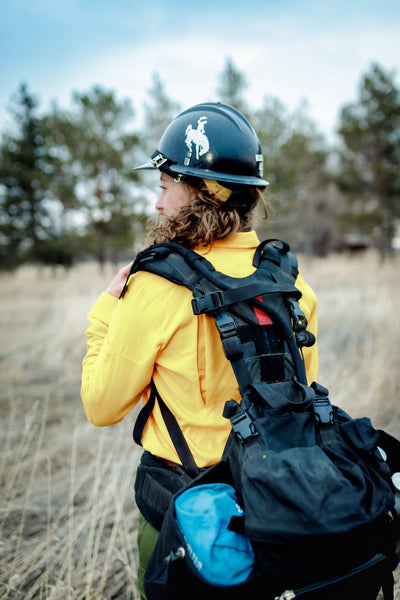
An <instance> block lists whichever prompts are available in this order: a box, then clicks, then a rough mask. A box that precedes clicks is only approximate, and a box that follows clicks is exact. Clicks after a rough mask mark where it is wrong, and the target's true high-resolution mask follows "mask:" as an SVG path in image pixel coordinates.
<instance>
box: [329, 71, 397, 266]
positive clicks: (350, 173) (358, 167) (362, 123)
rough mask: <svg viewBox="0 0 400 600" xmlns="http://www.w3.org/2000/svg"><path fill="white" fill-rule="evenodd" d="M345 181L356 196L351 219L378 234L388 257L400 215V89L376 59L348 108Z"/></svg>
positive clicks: (343, 128)
mask: <svg viewBox="0 0 400 600" xmlns="http://www.w3.org/2000/svg"><path fill="white" fill-rule="evenodd" d="M338 133H339V135H340V136H341V138H342V141H343V147H342V148H341V153H340V158H341V172H340V176H339V178H338V181H339V185H340V187H341V189H342V191H343V193H344V194H345V195H346V197H347V198H348V200H349V201H351V209H352V211H351V213H350V214H349V215H348V216H349V218H351V223H352V224H353V226H354V224H357V226H358V228H359V230H360V231H361V232H362V233H370V234H372V233H374V232H375V234H376V236H377V241H378V244H379V247H380V250H381V254H382V257H384V256H385V255H386V254H387V252H388V250H389V249H390V247H391V242H392V239H393V236H394V234H395V228H396V222H397V220H398V218H399V217H400V202H399V199H400V177H399V173H400V90H399V89H398V88H397V87H396V85H395V82H394V74H393V73H390V72H388V71H385V70H384V69H383V68H382V67H381V66H379V65H378V64H372V65H371V67H370V70H369V71H368V72H367V73H366V74H365V75H364V76H363V77H362V79H361V84H360V90H359V97H358V100H357V101H356V102H354V103H352V104H348V105H346V106H344V107H343V109H342V111H341V115H340V126H339V130H338Z"/></svg>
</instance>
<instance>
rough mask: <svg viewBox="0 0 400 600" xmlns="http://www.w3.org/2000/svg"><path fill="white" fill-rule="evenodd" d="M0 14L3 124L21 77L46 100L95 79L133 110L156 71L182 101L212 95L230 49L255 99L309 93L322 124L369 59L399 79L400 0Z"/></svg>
mask: <svg viewBox="0 0 400 600" xmlns="http://www.w3.org/2000/svg"><path fill="white" fill-rule="evenodd" d="M0 15H1V16H0V131H3V130H4V129H5V127H6V126H7V122H8V121H9V119H10V117H9V115H8V113H7V112H6V107H7V105H8V104H9V100H10V97H11V94H12V93H14V92H15V91H16V89H17V87H18V85H19V84H20V83H21V82H22V81H25V82H27V83H28V85H29V88H30V90H31V91H32V92H33V93H35V94H36V95H37V96H38V97H39V100H40V101H41V107H42V109H47V108H48V107H49V103H50V101H51V100H53V99H54V100H57V101H58V103H59V104H60V105H61V106H65V107H68V106H69V105H70V98H71V92H72V91H73V90H79V91H84V90H87V89H88V88H89V87H91V86H92V85H94V84H102V85H104V86H105V87H107V88H113V89H115V90H116V92H117V94H118V97H120V98H124V97H127V96H128V97H130V98H131V99H132V101H133V104H134V106H135V108H136V110H137V113H138V118H139V119H140V111H141V107H142V104H143V100H144V99H145V98H146V96H147V91H148V89H149V87H150V86H151V83H152V74H153V73H154V72H158V73H159V75H160V77H161V79H162V80H163V81H164V83H165V86H166V89H167V92H168V94H169V95H170V96H171V97H172V98H173V99H175V100H178V101H180V103H181V104H182V105H183V106H184V107H185V106H188V105H190V104H193V103H195V102H198V101H204V100H210V99H211V100H213V99H215V91H216V87H217V83H218V75H219V74H220V73H221V71H222V69H223V67H224V64H225V60H226V58H227V56H230V57H232V58H233V60H234V62H235V64H236V66H237V67H238V68H239V69H240V70H241V71H242V72H243V73H244V74H245V75H246V78H247V81H248V84H249V86H248V89H247V92H246V98H247V100H248V102H249V103H250V105H251V106H252V107H253V108H256V107H258V106H260V105H261V103H262V98H263V97H264V96H265V95H267V94H271V95H273V96H277V97H278V98H280V99H281V100H282V101H283V102H284V103H285V104H286V105H287V106H288V108H289V109H294V108H295V107H296V106H298V104H299V103H300V101H301V100H302V99H306V100H308V102H309V114H310V116H312V117H313V118H314V119H315V120H316V122H317V123H318V125H319V127H320V128H321V130H322V131H324V132H325V133H328V134H330V133H331V132H332V131H333V130H334V127H335V123H336V120H337V116H338V111H339V108H340V106H341V105H342V104H343V103H346V102H349V101H352V100H354V99H355V97H356V93H357V85H358V83H359V80H360V77H361V74H362V73H364V72H365V71H366V70H367V69H368V68H369V65H370V64H371V62H372V61H377V62H379V63H380V64H381V65H382V66H383V67H385V68H386V69H390V70H393V71H395V72H396V81H397V82H398V83H399V81H400V0H346V1H345V0H336V1H335V2H331V3H327V2H325V1H323V0H274V1H272V0H247V1H244V0H240V1H238V0H230V1H227V0H213V1H211V0H205V1H203V2H190V0H186V1H182V0H164V1H163V0H153V1H151V2H146V0H141V1H140V2H139V1H138V0H109V1H106V0H58V1H57V0H0Z"/></svg>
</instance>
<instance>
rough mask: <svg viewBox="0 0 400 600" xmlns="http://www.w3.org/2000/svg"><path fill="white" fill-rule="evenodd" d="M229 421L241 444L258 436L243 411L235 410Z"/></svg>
mask: <svg viewBox="0 0 400 600" xmlns="http://www.w3.org/2000/svg"><path fill="white" fill-rule="evenodd" d="M230 421H231V425H232V429H233V431H234V432H235V434H236V435H237V437H238V439H239V440H240V441H241V442H242V443H243V444H244V443H246V442H247V441H248V440H250V439H251V438H255V437H257V436H258V435H259V433H258V431H257V429H256V426H255V425H254V423H253V421H252V420H251V419H250V417H249V415H248V414H247V413H246V412H245V411H244V410H237V411H236V413H235V414H234V415H233V416H232V417H231V419H230Z"/></svg>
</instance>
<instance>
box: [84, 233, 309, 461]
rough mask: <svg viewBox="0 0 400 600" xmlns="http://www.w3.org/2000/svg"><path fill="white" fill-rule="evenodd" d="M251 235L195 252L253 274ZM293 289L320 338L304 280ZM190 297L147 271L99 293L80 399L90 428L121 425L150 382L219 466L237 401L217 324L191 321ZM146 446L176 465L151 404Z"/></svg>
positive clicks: (194, 443)
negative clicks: (228, 413) (227, 409)
mask: <svg viewBox="0 0 400 600" xmlns="http://www.w3.org/2000/svg"><path fill="white" fill-rule="evenodd" d="M258 244H259V240H258V238H257V235H256V234H255V232H248V233H238V234H236V235H234V236H232V237H231V238H229V239H228V240H227V241H217V242H215V243H214V245H213V247H212V249H208V250H207V249H206V250H205V249H197V251H198V252H199V253H200V254H203V255H205V256H206V258H207V259H208V260H209V261H210V262H211V263H212V264H213V266H214V267H215V269H216V270H218V271H222V272H223V273H226V274H227V275H230V276H232V277H245V276H247V275H249V274H251V273H252V272H253V271H254V267H253V265H252V260H253V255H254V251H255V249H256V247H257V246H258ZM296 287H297V288H298V289H299V290H300V291H301V292H302V298H301V300H300V306H301V308H302V310H303V312H304V313H305V315H306V317H307V320H308V330H309V331H311V332H312V333H314V335H316V333H317V316H316V308H317V302H316V298H315V294H314V292H313V291H312V289H311V288H310V287H309V286H308V285H307V284H306V283H305V282H304V280H303V278H302V277H301V275H299V276H298V278H297V280H296ZM191 298H192V294H191V292H190V291H189V290H188V289H186V288H185V287H182V286H178V285H175V284H173V283H171V282H170V281H167V280H166V279H164V278H162V277H158V276H157V275H153V274H151V273H146V272H143V271H140V272H138V273H136V274H135V275H133V276H132V277H131V279H130V281H129V284H128V290H127V292H126V294H125V296H124V297H123V298H122V299H121V300H117V299H116V298H114V297H113V296H111V295H109V294H105V293H103V294H101V296H100V297H99V299H98V300H97V302H96V303H95V305H94V306H93V308H92V310H91V311H90V313H89V317H88V318H89V321H90V323H91V324H90V327H89V328H88V330H87V332H86V337H87V354H86V356H85V358H84V360H83V369H82V391H81V393H82V400H83V404H84V407H85V411H86V415H87V417H88V419H89V420H90V421H91V422H92V423H94V424H95V425H99V426H103V425H112V424H114V423H117V422H119V421H120V420H121V419H123V418H124V417H125V415H126V414H127V413H128V412H129V411H130V410H131V409H132V408H133V407H134V406H135V405H136V404H137V403H138V402H139V400H140V399H141V398H143V401H144V402H146V401H147V399H148V396H149V392H150V382H151V379H152V378H153V379H154V382H155V384H156V387H157V390H158V391H159V393H160V395H161V397H162V398H163V400H164V402H165V403H166V404H167V405H168V406H169V408H170V409H171V411H172V412H173V413H174V415H175V417H176V418H177V420H178V423H179V424H180V426H181V429H182V431H183V433H184V435H185V438H186V440H187V442H188V444H189V447H190V450H191V451H192V454H193V456H194V459H195V461H196V463H197V465H198V466H199V467H205V466H208V465H211V464H214V463H215V462H217V461H218V460H219V459H220V457H221V453H222V450H223V448H224V445H225V442H226V439H227V436H228V433H229V430H230V423H229V421H228V420H227V419H225V418H224V417H223V416H222V410H223V407H224V404H225V401H226V400H230V399H231V398H233V399H235V400H237V401H239V400H240V394H239V390H238V385H237V382H236V379H235V376H234V374H233V371H232V367H231V365H230V363H229V361H228V360H227V359H226V358H225V355H224V352H223V349H222V344H221V341H220V338H219V333H218V331H217V329H216V326H215V322H214V319H213V318H212V317H210V316H207V315H201V316H199V317H198V316H195V315H194V314H193V312H192V307H191ZM304 358H305V364H306V372H307V378H308V380H309V382H312V381H314V380H316V376H317V369H318V351H317V348H316V345H314V346H313V347H312V348H305V349H304ZM143 447H144V448H145V449H146V450H148V451H149V452H151V453H152V454H155V455H156V456H160V457H162V458H165V459H168V460H172V461H175V462H180V461H179V458H178V456H177V454H176V451H175V449H174V447H173V444H172V442H171V440H170V437H169V434H168V431H167V430H166V428H165V425H164V422H163V419H162V416H161V413H160V410H159V408H158V405H157V403H156V406H155V408H154V410H153V413H152V415H151V417H150V419H149V421H148V423H147V425H146V427H145V430H144V433H143Z"/></svg>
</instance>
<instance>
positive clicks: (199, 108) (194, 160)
mask: <svg viewBox="0 0 400 600" xmlns="http://www.w3.org/2000/svg"><path fill="white" fill-rule="evenodd" d="M138 169H160V170H161V171H165V172H166V173H168V174H170V175H172V176H175V175H177V174H181V175H191V176H192V177H199V178H201V179H216V180H217V181H220V182H221V183H232V184H238V185H244V186H256V187H265V186H266V185H268V181H265V179H263V155H262V151H261V145H260V142H259V140H258V137H257V134H256V133H255V131H254V129H253V128H252V126H251V125H250V123H249V122H248V121H247V119H246V118H245V117H244V116H243V115H242V114H241V113H240V112H239V111H238V110H236V109H235V108H232V107H231V106H228V105H227V104H222V103H220V102H208V103H204V104H196V105H195V106H192V107H191V108H188V109H187V110H185V111H183V112H181V113H180V114H179V115H178V116H177V117H176V118H175V119H174V120H173V121H172V122H171V123H170V124H169V125H168V127H167V129H166V130H165V132H164V134H163V135H162V137H161V140H160V143H159V144H158V147H157V150H156V151H155V152H154V154H153V155H152V157H151V161H150V162H148V163H146V164H144V165H141V166H139V167H136V169H135V170H138ZM228 187H229V186H228Z"/></svg>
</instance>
